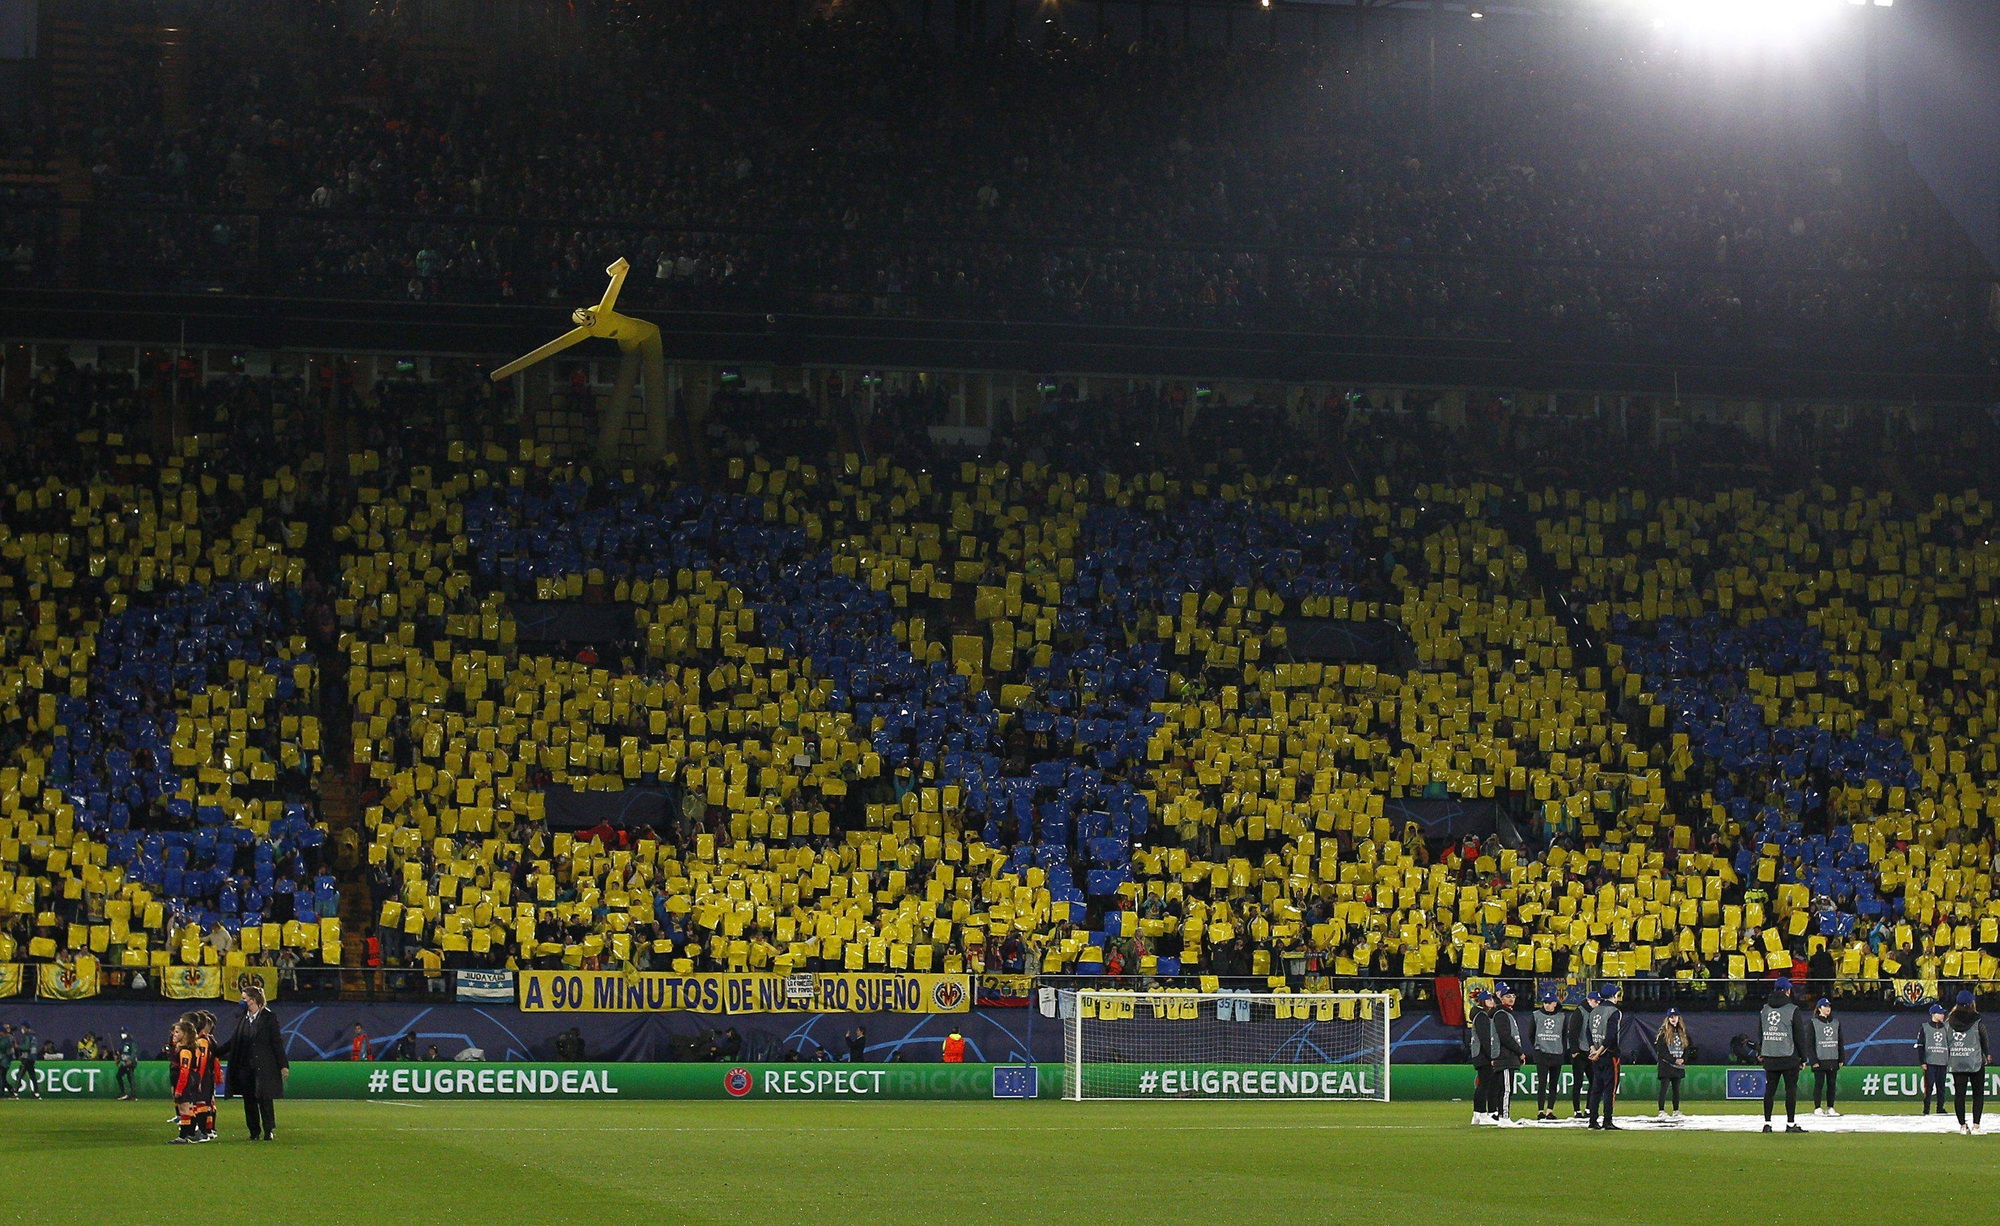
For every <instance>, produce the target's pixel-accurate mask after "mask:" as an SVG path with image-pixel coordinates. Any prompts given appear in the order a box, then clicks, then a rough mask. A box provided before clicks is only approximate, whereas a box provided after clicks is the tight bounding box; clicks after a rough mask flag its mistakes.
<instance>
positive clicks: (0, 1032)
mask: <svg viewBox="0 0 2000 1226" xmlns="http://www.w3.org/2000/svg"><path fill="white" fill-rule="evenodd" d="M19 1097H20V1095H19V1094H17V1093H15V1092H14V1024H13V1023H12V1022H6V1023H0V1098H19Z"/></svg>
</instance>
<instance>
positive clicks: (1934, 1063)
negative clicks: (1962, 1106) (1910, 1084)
mask: <svg viewBox="0 0 2000 1226" xmlns="http://www.w3.org/2000/svg"><path fill="white" fill-rule="evenodd" d="M1917 1061H1918V1062H1919V1063H1920V1064H1922V1065H1923V1066H1924V1114H1925V1115H1929V1114H1930V1113H1931V1100H1932V1098H1933V1097H1935V1098H1936V1100H1937V1111H1938V1114H1939V1115H1943V1114H1944V1100H1945V1095H1946V1094H1947V1093H1949V1091H1948V1090H1946V1089H1945V1085H1946V1082H1947V1081H1948V1080H1949V1079H1950V1078H1949V1073H1948V1070H1949V1069H1950V1068H1951V1032H1950V1031H1949V1030H1947V1029H1946V1028H1945V1024H1944V1002H1943V1001H1941V1000H1934V1001H1932V1002H1931V1008H1930V1020H1929V1021H1926V1022H1925V1023H1924V1024H1923V1025H1922V1026H1920V1027H1919V1028H1918V1030H1917ZM1934 1091H1935V1094H1933V1092H1934Z"/></svg>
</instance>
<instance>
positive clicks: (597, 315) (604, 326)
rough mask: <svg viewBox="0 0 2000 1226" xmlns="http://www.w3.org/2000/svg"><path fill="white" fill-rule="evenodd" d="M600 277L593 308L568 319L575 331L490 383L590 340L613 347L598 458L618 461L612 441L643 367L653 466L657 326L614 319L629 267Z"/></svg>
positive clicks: (662, 421)
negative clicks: (604, 284) (613, 372)
mask: <svg viewBox="0 0 2000 1226" xmlns="http://www.w3.org/2000/svg"><path fill="white" fill-rule="evenodd" d="M604 271H605V272H607V273H609V274H610V276H611V285H610V287H609V288H608V289H606V290H605V291H604V297H603V298H602V299H601V300H600V301H599V302H598V304H597V305H596V306H594V307H578V308H577V309H576V311H575V312H574V313H572V314H571V316H570V318H571V319H573V320H575V321H576V327H574V328H572V329H570V330H569V331H568V332H565V333H563V334H562V335H561V336H559V337H557V338H556V339H554V340H552V341H550V342H549V343H548V344H546V345H543V346H542V347H541V348H540V349H537V350H535V351H534V352H532V353H529V354H525V355H523V356H521V357H519V358H516V359H514V360H513V361H511V362H509V363H507V364H506V365H505V366H502V367H501V368H500V369H498V370H496V371H494V372H493V381H494V382H495V383H498V382H499V381H500V380H502V379H505V378H508V377H510V376H512V375H515V374H518V373H520V372H521V371H524V370H526V369H527V368H528V367H530V366H533V365H534V364H535V363H537V362H540V361H542V360H543V359H545V358H551V357H554V356H555V355H556V354H558V353H561V352H562V351H563V350H565V349H568V348H569V347H570V346H571V345H575V344H578V343H579V342H582V341H587V340H590V339H591V338H592V337H602V338H603V339H605V340H612V341H617V342H618V349H619V352H620V354H621V355H622V356H621V357H620V359H619V362H618V382H617V384H616V385H615V386H614V387H613V388H612V391H611V403H610V404H608V405H606V406H605V409H604V412H603V414H602V416H601V417H600V418H599V424H598V433H597V454H598V458H599V459H600V460H602V461H604V462H606V463H609V462H611V461H612V460H615V459H616V458H617V456H618V435H619V432H620V431H621V430H622V429H623V428H624V427H625V425H626V423H628V422H630V421H631V419H632V416H631V414H632V391H633V388H634V386H635V385H636V384H637V382H638V379H639V372H640V366H641V364H642V363H643V364H644V367H645V374H646V394H645V409H646V452H647V458H648V459H650V460H657V459H659V458H660V457H661V456H663V455H665V454H666V452H667V369H666V359H665V357H664V356H663V355H662V352H661V349H660V329H659V326H658V325H657V324H649V323H647V322H646V321H645V320H643V319H634V318H632V317H631V316H630V315H620V314H619V313H618V310H617V306H618V291H619V290H621V289H623V288H625V275H626V274H627V273H629V272H630V271H632V266H631V265H630V264H628V263H626V262H625V261H624V260H623V259H620V260H619V261H618V262H617V263H615V264H613V265H612V266H611V267H609V268H607V269H605V270H604Z"/></svg>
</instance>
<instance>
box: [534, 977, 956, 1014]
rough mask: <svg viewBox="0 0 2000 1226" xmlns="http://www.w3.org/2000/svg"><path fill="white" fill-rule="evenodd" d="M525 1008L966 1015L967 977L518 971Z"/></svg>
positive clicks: (545, 1010) (549, 1010) (538, 1010)
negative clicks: (628, 973)
mask: <svg viewBox="0 0 2000 1226" xmlns="http://www.w3.org/2000/svg"><path fill="white" fill-rule="evenodd" d="M518 984H519V991H520V1001H519V1004H520V1007H521V1011H522V1012H523V1013H669V1012H674V1011H676V1010H683V1009H685V1010H692V1011H694V1012H697V1013H968V1012H970V1011H971V1009H972V977H971V976H970V975H920V974H898V973H895V972H886V973H883V974H853V973H848V974H838V975H728V974H709V975H663V974H659V973H656V972H649V973H639V974H630V975H627V974H621V973H619V972H617V971H521V972H520V973H519V979H518Z"/></svg>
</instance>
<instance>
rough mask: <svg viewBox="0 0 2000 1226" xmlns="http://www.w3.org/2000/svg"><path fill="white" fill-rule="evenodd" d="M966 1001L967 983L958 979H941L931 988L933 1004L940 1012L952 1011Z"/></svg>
mask: <svg viewBox="0 0 2000 1226" xmlns="http://www.w3.org/2000/svg"><path fill="white" fill-rule="evenodd" d="M964 1003H965V984H964V983H962V982H960V981H959V980H957V979H950V978H947V979H940V980H938V981H937V983H936V985H934V986H933V987H932V988H931V1004H932V1005H933V1006H934V1007H936V1009H937V1010H938V1012H940V1013H950V1012H953V1011H954V1010H956V1009H957V1008H958V1007H959V1006H960V1005H962V1004H964Z"/></svg>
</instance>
